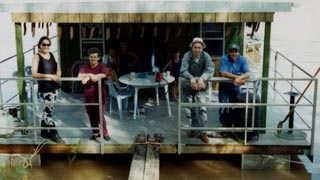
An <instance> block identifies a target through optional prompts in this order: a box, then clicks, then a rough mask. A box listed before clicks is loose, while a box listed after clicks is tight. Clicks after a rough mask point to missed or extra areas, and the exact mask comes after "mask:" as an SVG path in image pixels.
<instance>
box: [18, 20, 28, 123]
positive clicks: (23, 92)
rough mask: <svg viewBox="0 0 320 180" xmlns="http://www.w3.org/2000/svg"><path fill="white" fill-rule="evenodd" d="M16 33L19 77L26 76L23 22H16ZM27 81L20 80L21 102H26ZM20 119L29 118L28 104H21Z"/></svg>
mask: <svg viewBox="0 0 320 180" xmlns="http://www.w3.org/2000/svg"><path fill="white" fill-rule="evenodd" d="M15 35H16V52H17V69H18V77H24V54H23V42H22V28H21V23H15ZM25 87H26V82H25V81H23V80H19V81H18V93H19V101H20V103H26V102H27V97H26V88H25ZM20 119H22V120H27V108H26V105H20Z"/></svg>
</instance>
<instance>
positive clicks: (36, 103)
mask: <svg viewBox="0 0 320 180" xmlns="http://www.w3.org/2000/svg"><path fill="white" fill-rule="evenodd" d="M2 80H8V81H9V80H11V81H19V80H24V81H30V83H31V86H30V88H31V93H32V94H35V93H36V92H35V89H34V81H36V80H43V81H51V79H50V78H32V77H12V78H2V77H0V81H2ZM81 80H82V79H81V78H77V77H74V78H67V77H66V78H65V77H62V78H60V81H81ZM101 87H102V80H101V79H99V80H98V88H99V90H98V94H99V102H98V103H85V102H55V103H52V105H54V106H70V105H71V106H84V105H86V106H87V105H89V106H91V105H92V106H93V105H95V106H96V105H98V106H99V109H100V112H102V91H101V89H102V88H101ZM0 88H1V87H0ZM32 97H33V98H32V100H31V102H25V103H21V102H17V103H2V102H0V106H2V105H7V106H21V105H31V106H32V114H33V126H32V127H31V126H29V127H14V128H12V127H0V129H17V130H19V129H26V130H39V129H58V130H70V129H77V130H94V129H96V130H99V133H100V134H103V129H102V128H103V127H102V126H100V127H99V128H93V127H60V126H59V127H54V128H53V127H52V128H48V127H45V128H43V127H39V126H36V124H37V123H36V119H37V117H36V108H35V107H36V106H37V105H42V104H44V103H42V102H36V99H35V96H32ZM55 113H57V112H55ZM102 116H103V115H102V113H100V124H103V122H102V121H103V119H102V118H103V117H102ZM100 138H101V140H100V152H101V154H103V153H104V144H105V143H104V141H103V139H102V138H103V136H101V137H100ZM34 140H35V142H34V143H35V144H36V143H37V134H36V133H34Z"/></svg>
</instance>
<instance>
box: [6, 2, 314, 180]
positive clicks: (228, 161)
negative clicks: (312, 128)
mask: <svg viewBox="0 0 320 180" xmlns="http://www.w3.org/2000/svg"><path fill="white" fill-rule="evenodd" d="M299 2H302V0H301V1H299ZM317 5H318V6H319V5H320V3H319V2H317V1H316V0H311V1H307V2H303V3H302V4H301V6H300V7H299V8H294V9H293V12H291V13H279V14H276V16H275V22H274V23H273V24H272V48H273V49H276V50H279V51H280V52H282V53H283V54H285V55H286V56H287V57H288V58H290V59H292V60H293V61H294V62H295V63H296V64H298V65H299V66H301V67H303V68H304V69H306V70H307V71H308V72H309V73H310V74H314V73H315V71H316V69H317V68H318V67H319V66H320V58H319V56H318V50H319V49H320V36H319V34H320V25H319V23H316V22H318V21H317V20H315V17H319V16H320V14H319V13H320V11H318V10H317V9H315V7H318V6H317ZM0 19H1V21H2V22H1V23H2V24H3V25H1V28H0V39H1V43H0V49H1V53H0V60H2V59H4V58H6V57H9V56H11V55H13V54H15V35H14V25H13V24H12V23H11V20H10V16H9V15H8V14H1V13H0ZM284 26H285V27H284ZM30 29H31V27H28V31H29V32H28V31H27V34H30ZM44 34H45V32H44V31H41V30H40V31H37V32H36V37H34V38H32V37H30V35H26V36H25V37H24V48H25V49H26V48H30V47H31V46H32V45H34V44H36V43H37V40H38V39H39V37H40V36H42V35H44ZM31 58H32V56H31V55H29V56H27V57H25V59H26V65H31ZM16 67H17V65H16V63H15V62H12V61H10V62H8V63H5V64H4V65H1V66H0V69H1V71H0V76H1V77H11V74H12V71H14V70H16ZM319 89H320V88H319ZM319 94H320V92H318V95H319ZM319 99H320V98H318V102H317V103H318V107H319V105H320V100H319ZM319 117H320V110H319V108H318V111H317V125H316V136H315V138H316V140H315V142H316V144H315V151H314V162H313V163H311V162H310V161H309V160H308V158H307V157H306V156H299V159H301V161H302V162H303V163H304V165H301V164H295V163H293V164H291V170H289V171H284V170H241V168H240V156H236V155H201V156H200V155H195V156H194V155H193V156H188V155H161V160H160V172H161V173H160V179H164V180H171V179H172V180H176V179H184V180H198V179H201V180H202V179H320V174H319V171H320V133H319V128H320V122H319ZM131 158H132V156H131V155H103V156H101V155H89V156H83V155H81V156H78V157H77V158H76V160H75V161H74V162H73V163H72V164H70V163H69V161H68V156H67V155H59V156H57V155H50V156H49V155H48V156H44V158H42V160H43V161H42V166H41V168H40V167H34V168H32V169H30V173H31V175H30V176H31V177H32V179H52V180H53V179H61V180H63V179H95V180H100V179H101V180H108V179H113V180H116V179H117V180H118V179H127V178H128V173H129V169H130V163H131Z"/></svg>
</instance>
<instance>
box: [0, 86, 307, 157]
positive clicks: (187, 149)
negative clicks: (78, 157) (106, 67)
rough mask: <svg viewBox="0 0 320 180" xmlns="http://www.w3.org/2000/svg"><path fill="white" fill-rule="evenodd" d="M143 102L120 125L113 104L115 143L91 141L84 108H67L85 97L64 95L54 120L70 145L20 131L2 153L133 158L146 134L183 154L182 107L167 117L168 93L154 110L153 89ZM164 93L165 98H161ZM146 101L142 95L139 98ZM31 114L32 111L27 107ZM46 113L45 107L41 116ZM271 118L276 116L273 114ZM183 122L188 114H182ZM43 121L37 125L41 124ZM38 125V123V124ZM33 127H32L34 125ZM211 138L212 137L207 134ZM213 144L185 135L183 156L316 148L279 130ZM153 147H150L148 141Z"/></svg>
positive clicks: (214, 117)
mask: <svg viewBox="0 0 320 180" xmlns="http://www.w3.org/2000/svg"><path fill="white" fill-rule="evenodd" d="M139 93H143V94H144V95H145V96H144V97H145V98H144V99H139V104H140V105H143V106H144V107H145V109H146V112H145V113H144V114H140V117H138V118H137V119H136V120H133V119H132V114H131V113H130V111H129V110H126V111H124V113H123V115H124V118H123V119H122V120H120V119H119V118H118V117H119V116H118V114H117V106H116V104H114V105H113V108H114V109H113V112H112V114H109V112H108V109H109V106H108V104H107V111H106V114H105V116H106V118H107V126H108V130H109V134H110V137H111V141H103V142H102V143H103V144H102V145H101V144H100V140H97V141H93V140H89V137H90V135H91V130H89V129H88V130H79V129H77V128H88V127H90V125H89V122H88V120H87V116H86V112H85V108H84V106H79V105H77V106H72V105H65V104H66V103H80V102H82V98H83V97H82V94H68V93H63V92H61V95H60V97H59V100H58V101H59V105H56V106H55V109H54V116H55V119H56V120H57V126H58V127H62V128H66V129H60V130H59V134H60V136H61V137H62V138H63V139H64V140H65V141H66V144H64V145H60V144H55V143H54V142H52V141H48V140H46V139H43V138H41V137H40V133H39V132H40V131H39V130H37V131H33V130H29V131H28V134H26V135H21V133H20V132H16V133H14V135H13V136H8V137H6V138H4V137H2V138H0V144H1V148H0V153H27V154H30V153H34V151H35V150H36V149H39V147H40V145H41V144H44V146H43V147H41V149H40V152H39V153H53V154H68V153H75V152H77V153H84V154H104V153H106V154H112V153H118V154H119V153H120V154H121V153H133V151H134V145H135V140H136V136H137V134H139V133H145V134H149V135H151V136H153V135H154V134H155V133H157V134H161V135H162V136H163V137H164V140H163V142H162V143H161V146H160V153H170V154H176V153H178V118H177V117H178V116H177V114H178V103H177V102H174V101H171V102H170V105H171V109H172V116H168V114H167V109H166V105H165V98H164V95H163V92H161V91H160V106H156V105H155V96H154V91H153V90H141V91H140V92H139ZM161 93H162V95H161ZM139 97H142V96H139ZM212 101H213V102H215V101H217V93H216V92H214V93H213V98H212ZM132 105H133V99H130V100H129V109H132ZM28 109H31V107H28ZM40 113H41V107H40V108H39V110H38V111H37V113H36V115H37V116H39V114H40ZM271 114H272V112H271ZM29 116H30V119H29V122H32V121H33V120H32V114H31V113H29ZM182 117H184V113H183V114H182ZM275 120H278V119H277V118H274V117H268V125H267V126H270V127H274V128H275V127H276V124H277V123H278V121H275ZM37 121H38V120H36V122H37ZM37 123H38V122H37ZM31 125H32V124H31ZM207 126H208V127H219V126H220V123H219V121H218V109H217V108H209V109H208V123H207ZM208 133H209V132H208ZM209 135H210V141H209V143H208V144H204V143H203V142H202V141H201V140H200V139H198V138H188V137H187V134H186V132H182V145H181V147H182V152H181V153H209V154H285V155H290V154H292V155H293V154H304V153H305V152H307V151H310V149H311V145H310V143H309V142H308V141H307V140H286V139H282V138H279V137H277V136H275V134H274V131H266V132H265V133H263V134H260V136H259V139H255V140H251V141H248V143H247V145H244V143H243V141H239V140H237V139H234V138H232V137H226V138H223V137H221V136H219V133H218V132H210V133H209ZM146 143H148V142H146Z"/></svg>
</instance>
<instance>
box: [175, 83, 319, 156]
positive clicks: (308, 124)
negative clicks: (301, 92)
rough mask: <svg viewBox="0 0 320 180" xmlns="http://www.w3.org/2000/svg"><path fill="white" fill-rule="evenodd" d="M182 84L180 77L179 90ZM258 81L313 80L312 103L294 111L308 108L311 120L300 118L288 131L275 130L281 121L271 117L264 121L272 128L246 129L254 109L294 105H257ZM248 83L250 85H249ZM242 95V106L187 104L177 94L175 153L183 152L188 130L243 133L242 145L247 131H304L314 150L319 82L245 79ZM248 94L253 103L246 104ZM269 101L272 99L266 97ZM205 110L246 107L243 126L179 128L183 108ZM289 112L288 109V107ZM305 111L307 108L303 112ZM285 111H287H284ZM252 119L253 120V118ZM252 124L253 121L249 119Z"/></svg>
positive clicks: (251, 127) (217, 103) (277, 102)
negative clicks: (244, 98)
mask: <svg viewBox="0 0 320 180" xmlns="http://www.w3.org/2000/svg"><path fill="white" fill-rule="evenodd" d="M182 81H186V80H185V79H182V78H180V81H179V89H181V82H182ZM209 81H210V82H231V80H230V79H227V78H222V77H213V78H211V79H210V80H209ZM259 81H261V82H263V81H267V82H269V83H270V82H271V81H277V82H287V81H290V82H302V81H307V82H309V81H312V82H313V90H312V92H313V93H312V94H313V100H312V101H306V102H303V103H299V104H295V105H294V106H296V108H298V107H305V108H306V107H309V108H310V107H311V109H309V110H308V111H309V112H310V113H311V121H307V120H304V119H303V118H302V117H301V116H300V120H301V122H302V124H300V125H298V126H295V127H289V128H279V127H277V123H279V122H280V121H281V120H283V119H278V120H279V121H274V119H272V118H271V117H270V118H268V119H267V121H271V120H273V121H274V122H272V123H273V125H274V126H273V127H270V126H272V125H269V126H268V125H267V126H266V127H255V125H254V122H253V123H252V125H251V126H250V127H249V126H248V118H249V116H251V117H255V116H254V113H255V110H254V109H255V108H256V107H268V108H277V109H280V108H284V107H287V108H288V107H292V106H293V104H290V103H288V102H284V103H283V102H281V101H280V102H279V101H278V100H275V101H273V102H267V103H257V101H256V99H255V97H256V94H257V93H258V94H260V93H259V90H257V89H258V88H259V86H257V84H258V82H259ZM250 84H251V85H250ZM245 92H246V102H245V103H219V102H211V101H208V102H206V103H187V102H183V101H182V100H181V97H183V95H182V93H181V91H180V92H179V93H180V94H179V97H180V99H179V107H178V153H179V154H180V153H182V149H183V148H182V146H183V145H184V143H183V142H182V132H187V131H191V130H195V131H216V132H222V131H227V132H244V135H245V136H244V142H243V143H244V145H248V139H247V136H248V132H249V131H254V130H257V131H268V132H270V131H275V132H277V131H295V132H297V131H300V132H302V131H305V132H308V133H309V137H308V139H309V140H308V142H310V146H311V147H312V149H313V146H314V133H315V132H314V128H315V120H316V109H317V92H318V80H317V79H316V78H252V79H248V80H247V85H246V87H245ZM249 92H251V93H252V94H253V101H252V103H251V102H249V99H248V97H249V96H248V94H249ZM269 99H271V98H269ZM203 106H205V107H208V108H222V107H228V108H245V126H244V127H197V128H195V127H182V118H185V117H184V116H185V115H184V112H183V108H184V107H203ZM250 108H252V114H249V113H248V112H249V109H250ZM288 109H289V108H288ZM304 110H306V109H304ZM283 112H286V110H285V109H283ZM287 112H288V111H287ZM285 115H286V114H284V116H283V118H284V117H285ZM267 116H272V114H270V113H269V114H267ZM252 119H253V118H252ZM252 121H253V120H252ZM301 126H303V128H301ZM312 154H313V152H311V154H310V155H312Z"/></svg>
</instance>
